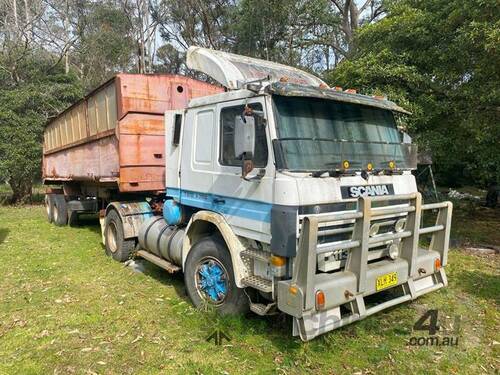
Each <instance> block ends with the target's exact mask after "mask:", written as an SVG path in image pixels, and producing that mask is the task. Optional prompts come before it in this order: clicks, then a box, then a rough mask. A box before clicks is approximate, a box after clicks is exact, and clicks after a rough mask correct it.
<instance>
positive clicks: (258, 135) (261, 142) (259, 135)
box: [219, 103, 267, 168]
mask: <svg viewBox="0 0 500 375" xmlns="http://www.w3.org/2000/svg"><path fill="white" fill-rule="evenodd" d="M248 106H249V107H250V108H252V109H253V110H255V111H260V112H262V104H260V103H253V104H248ZM244 109H245V106H244V105H238V106H234V107H226V108H223V109H222V110H221V112H220V119H221V142H220V144H221V148H220V153H219V160H220V163H221V164H222V165H229V166H235V167H239V166H241V159H239V158H237V157H236V156H235V154H234V122H235V119H236V116H241V115H242V114H243V110H244ZM253 162H254V164H255V166H256V167H257V168H264V167H265V166H266V165H267V141H266V126H265V123H264V119H263V118H262V117H261V116H257V115H255V155H254V156H253Z"/></svg>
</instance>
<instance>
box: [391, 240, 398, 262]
mask: <svg viewBox="0 0 500 375" xmlns="http://www.w3.org/2000/svg"><path fill="white" fill-rule="evenodd" d="M389 257H390V258H391V259H393V260H394V259H397V258H398V257H399V246H398V245H396V244H395V243H393V244H391V245H390V246H389Z"/></svg>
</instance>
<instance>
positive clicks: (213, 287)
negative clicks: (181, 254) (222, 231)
mask: <svg viewBox="0 0 500 375" xmlns="http://www.w3.org/2000/svg"><path fill="white" fill-rule="evenodd" d="M184 282H185V284H186V289H187V293H188V295H189V298H190V299H191V301H192V302H193V304H194V306H195V307H197V308H199V307H201V306H203V305H205V304H208V305H211V306H213V307H215V309H216V310H217V311H218V312H219V313H221V314H223V315H226V314H240V313H244V312H247V311H248V297H247V296H246V295H245V292H244V291H243V289H240V288H238V287H237V286H236V284H235V282H234V273H233V264H232V261H231V256H230V254H229V250H228V249H227V246H226V245H225V243H224V242H223V241H222V240H221V239H220V238H219V237H217V236H210V237H205V238H203V239H201V240H200V241H199V242H197V243H196V244H195V245H194V246H193V248H192V249H191V251H190V252H189V254H188V256H187V259H186V265H185V270H184Z"/></svg>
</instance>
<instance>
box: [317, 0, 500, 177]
mask: <svg viewBox="0 0 500 375" xmlns="http://www.w3.org/2000/svg"><path fill="white" fill-rule="evenodd" d="M495 5H496V4H495V3H494V2H485V1H482V0H470V1H466V2H464V1H460V0H452V1H444V0H425V1H422V0H419V1H417V0H399V1H391V2H389V3H388V4H387V6H388V15H387V17H385V18H384V19H382V20H381V21H380V22H377V23H375V24H370V25H366V26H364V27H362V28H361V29H360V30H359V32H358V35H357V38H356V43H357V45H358V50H357V51H356V52H355V54H354V55H353V56H352V59H351V60H345V61H343V62H342V63H341V64H339V66H338V67H337V68H336V69H335V70H333V71H331V72H328V73H327V74H326V75H325V76H326V77H327V79H328V80H329V81H330V82H331V83H332V84H335V85H342V86H347V87H356V88H358V89H361V91H363V92H365V93H386V94H388V95H389V98H391V99H393V100H396V101H397V102H399V104H401V105H403V106H406V107H407V108H409V109H410V110H411V111H412V112H413V113H414V116H413V118H412V119H410V122H409V128H410V131H411V132H412V133H413V135H414V138H415V139H416V140H417V142H418V144H419V146H420V147H421V148H423V149H427V150H431V151H432V153H433V159H434V164H435V168H436V170H437V172H438V176H437V177H438V179H439V181H440V182H441V183H443V184H446V185H449V186H452V185H457V184H466V183H467V184H486V183H487V182H488V181H491V180H492V179H497V180H498V178H499V176H500V153H499V152H498V150H499V149H500V126H498V119H499V111H500V107H499V103H500V89H499V87H498V82H499V81H500V56H499V50H498V46H499V45H500V33H499V30H500V20H499V13H498V9H497V7H496V6H495Z"/></svg>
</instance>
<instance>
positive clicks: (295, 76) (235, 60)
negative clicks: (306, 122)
mask: <svg viewBox="0 0 500 375" xmlns="http://www.w3.org/2000/svg"><path fill="white" fill-rule="evenodd" d="M186 64H187V66H188V68H189V69H193V70H197V71H200V72H202V73H205V74H206V75H208V76H210V77H211V78H213V79H214V80H216V81H217V82H219V83H220V84H221V85H223V86H225V87H227V88H228V89H229V90H237V89H240V88H242V87H243V86H244V84H245V83H249V82H252V81H255V80H260V79H265V78H267V77H269V80H270V81H271V82H279V81H280V80H282V81H283V80H285V81H286V82H290V83H294V84H299V85H305V86H318V87H319V86H320V85H322V86H323V87H328V86H327V85H326V83H325V82H323V81H322V80H321V79H319V78H318V77H316V76H314V75H312V74H310V73H307V72H304V71H302V70H300V69H297V68H293V67H291V66H286V65H282V64H278V63H275V62H272V61H266V60H261V59H255V58H251V57H246V56H240V55H235V54H233V53H228V52H221V51H215V50H212V49H208V48H202V47H196V46H192V47H189V49H188V52H187V61H186Z"/></svg>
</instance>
